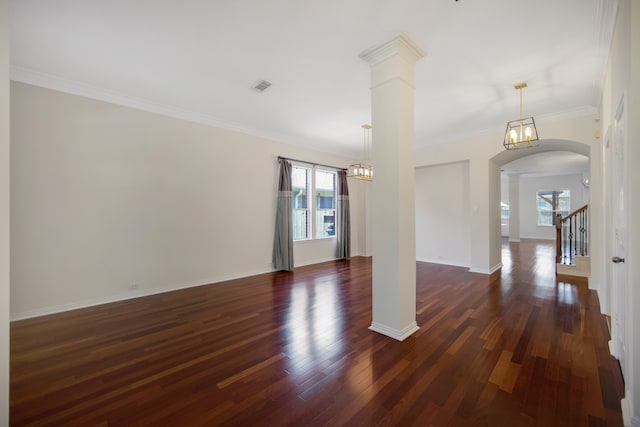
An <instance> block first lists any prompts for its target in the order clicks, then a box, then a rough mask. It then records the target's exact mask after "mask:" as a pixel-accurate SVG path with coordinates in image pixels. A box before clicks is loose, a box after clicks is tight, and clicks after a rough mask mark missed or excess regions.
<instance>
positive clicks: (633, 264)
mask: <svg viewBox="0 0 640 427" xmlns="http://www.w3.org/2000/svg"><path fill="white" fill-rule="evenodd" d="M623 96H624V99H625V111H626V117H627V120H626V124H627V127H626V135H627V137H626V140H627V142H628V144H627V152H626V153H625V154H626V155H625V157H626V162H627V164H628V167H626V170H625V172H626V176H625V194H626V197H627V199H626V201H625V216H626V224H627V230H626V233H625V236H626V237H627V241H626V260H627V261H626V282H627V295H624V296H623V300H624V303H626V304H627V305H626V313H627V321H626V328H627V332H628V334H627V337H626V341H627V343H626V344H627V345H626V350H627V372H628V373H627V377H626V378H625V388H626V390H625V399H624V400H623V402H622V403H623V412H624V413H625V415H626V417H627V418H626V419H625V421H626V422H627V423H629V424H630V425H633V426H636V427H639V426H640V336H639V334H638V325H640V310H639V309H638V307H640V288H639V287H638V286H637V284H638V283H639V282H640V262H638V260H639V259H640V226H638V221H637V218H638V217H640V197H639V196H638V195H640V168H638V167H637V166H636V165H637V164H638V162H639V161H640V144H639V143H638V139H637V135H639V134H640V122H639V121H638V120H637V119H636V118H637V117H639V116H640V2H638V1H637V0H620V2H619V10H618V15H617V19H616V26H615V31H614V36H613V40H612V44H611V50H610V57H609V63H608V66H607V72H606V76H605V81H604V90H603V95H602V102H601V117H600V122H601V125H602V129H601V132H602V135H603V136H606V133H607V130H608V129H609V128H613V123H614V118H615V114H616V110H617V108H618V105H619V103H620V100H621V99H622V98H623ZM632 118H633V119H632ZM605 141H606V138H605ZM611 151H612V150H611V146H609V147H602V148H601V150H600V153H601V156H602V158H601V159H600V161H599V162H598V163H597V164H595V165H593V162H592V165H593V166H592V173H593V169H594V168H597V169H599V170H601V171H602V175H603V177H604V178H605V180H604V183H603V185H601V186H598V187H596V188H595V189H594V188H593V186H592V191H594V190H597V191H599V194H600V195H601V196H602V197H603V199H604V200H605V207H604V209H603V214H602V221H599V222H598V224H599V225H600V227H601V230H599V231H601V232H602V235H603V239H604V243H605V244H604V245H603V248H606V249H605V250H601V248H598V250H599V251H600V253H601V256H600V257H599V258H600V261H601V262H600V263H599V264H598V268H599V270H598V275H597V280H599V281H601V292H600V294H602V295H603V296H604V297H605V301H607V304H606V305H605V307H607V308H608V310H610V311H609V313H610V314H612V316H613V317H614V318H615V317H616V315H617V313H618V310H619V308H618V307H617V306H616V301H615V300H614V299H613V298H612V296H613V290H614V288H615V287H616V283H613V282H612V278H613V276H612V268H615V267H611V263H610V261H609V259H610V258H611V256H613V255H616V253H615V252H613V250H612V248H611V246H612V245H611V244H610V242H611V241H612V237H613V236H614V233H615V229H614V227H613V225H612V221H611V218H612V216H611V215H612V209H611V208H610V203H607V202H610V201H611V198H610V197H607V195H608V194H609V193H610V192H612V191H615V190H616V189H615V188H612V182H613V181H612V179H611V178H612V177H613V174H614V173H615V170H613V168H614V164H615V163H614V162H613V153H612V152H611ZM593 198H594V199H595V198H596V196H595V195H594V197H593ZM618 289H619V287H618ZM613 327H614V328H615V321H614V326H613ZM612 332H613V334H614V335H615V334H616V333H617V332H616V331H615V330H614V331H612ZM614 349H615V347H614Z"/></svg>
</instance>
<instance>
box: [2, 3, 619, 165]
mask: <svg viewBox="0 0 640 427" xmlns="http://www.w3.org/2000/svg"><path fill="white" fill-rule="evenodd" d="M616 5H617V2H616V1H615V0H562V1H559V0H529V1H525V0H483V1H480V0H460V1H454V0H429V1H425V0H393V1H389V0H324V1H311V0H296V1H294V0H269V1H264V0H234V1H222V0H188V1H178V0H174V1H169V0H162V1H158V0H155V1H150V0H146V1H144V0H138V1H132V0H126V1H125V0H109V1H104V0H57V1H50V0H11V3H10V13H11V15H10V23H11V52H12V54H11V65H12V78H13V79H14V80H18V81H23V82H27V83H33V84H39V85H42V86H47V87H51V88H54V89H60V90H65V91H68V92H72V93H78V94H83V95H87V96H92V97H95V98H98V99H105V100H110V101H114V102H118V103H122V104H125V105H131V106H134V107H139V108H144V109H148V110H151V111H156V112H161V113H165V114H171V115H175V116H177V117H183V118H188V119H191V120H196V121H199V122H204V123H211V124H214V125H218V126H224V127H228V128H233V129H239V130H243V131H246V132H250V133H253V134H257V135H262V136H266V137H269V138H274V139H278V140H281V141H285V142H289V143H294V144H301V145H307V146H310V147H314V148H317V149H320V150H323V151H329V152H335V153H342V154H345V155H351V156H357V155H358V154H359V153H360V150H361V148H362V130H361V128H360V126H361V125H362V124H363V123H368V122H370V108H371V107H370V95H369V66H368V65H367V64H366V63H365V62H364V61H363V60H361V59H360V58H359V57H358V54H359V53H360V52H362V51H364V50H365V49H368V48H370V47H372V46H374V45H377V44H379V43H381V42H384V41H386V40H388V39H389V38H391V37H393V36H395V35H397V34H398V33H400V32H405V33H406V34H407V35H409V37H411V38H412V39H413V40H414V41H415V42H416V43H417V45H418V46H420V47H421V48H422V49H423V50H425V51H426V52H427V56H426V57H425V58H423V59H421V60H420V61H419V62H418V63H417V65H416V82H415V84H416V92H415V98H416V108H415V114H416V145H417V146H418V147H420V146H425V145H427V144H434V143H443V142H447V141H449V140H451V139H454V138H458V137H461V136H464V135H472V134H477V133H480V132H488V131H501V130H502V129H504V126H505V124H506V122H507V121H508V120H513V119H515V118H517V117H518V114H519V112H518V108H519V107H518V105H519V98H518V92H517V91H516V90H515V89H514V88H513V85H514V84H515V83H517V82H519V81H527V82H528V84H529V87H528V88H527V89H525V90H524V109H525V111H524V114H525V115H526V116H528V115H533V116H535V117H536V120H537V121H539V122H540V121H544V120H545V119H546V120H551V119H556V118H563V117H571V116H577V115H584V114H590V113H594V112H596V111H597V108H598V105H599V97H600V92H601V85H602V79H603V73H604V68H605V64H606V59H607V55H608V48H609V44H610V37H611V31H612V26H613V20H614V18H615V17H614V14H615V9H616ZM261 79H265V80H268V81H270V82H272V83H273V86H272V87H271V88H269V89H268V90H267V91H266V92H264V93H258V92H257V91H255V90H252V89H251V86H252V85H253V84H255V83H256V82H257V81H259V80H261ZM374 132H375V129H374ZM541 136H542V137H543V138H544V135H541Z"/></svg>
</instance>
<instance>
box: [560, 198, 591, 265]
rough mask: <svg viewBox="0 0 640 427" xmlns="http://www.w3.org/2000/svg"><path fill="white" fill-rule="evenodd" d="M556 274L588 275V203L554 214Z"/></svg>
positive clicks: (589, 261)
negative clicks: (562, 213)
mask: <svg viewBox="0 0 640 427" xmlns="http://www.w3.org/2000/svg"><path fill="white" fill-rule="evenodd" d="M555 225H556V274H563V275H567V276H579V277H589V275H590V273H591V258H590V257H589V205H584V206H583V207H581V208H580V209H578V210H576V211H575V212H572V213H570V214H569V215H567V216H566V217H564V218H562V215H561V214H557V215H556V222H555Z"/></svg>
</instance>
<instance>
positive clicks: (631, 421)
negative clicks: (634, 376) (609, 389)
mask: <svg viewBox="0 0 640 427" xmlns="http://www.w3.org/2000/svg"><path fill="white" fill-rule="evenodd" d="M620 406H621V407H622V422H623V424H624V425H625V426H634V427H637V426H640V423H639V421H640V420H638V419H637V418H632V416H631V414H632V413H633V411H632V409H631V400H630V399H629V398H628V397H625V398H624V399H622V400H621V401H620Z"/></svg>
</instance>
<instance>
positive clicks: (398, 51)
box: [360, 33, 425, 341]
mask: <svg viewBox="0 0 640 427" xmlns="http://www.w3.org/2000/svg"><path fill="white" fill-rule="evenodd" d="M423 56H425V53H424V52H423V51H422V50H421V49H420V48H419V47H418V46H416V44H415V43H414V42H413V41H412V40H410V39H409V37H407V35H406V34H404V33H401V34H399V35H398V36H396V37H394V38H393V39H391V40H389V41H388V42H386V43H383V44H381V45H378V46H375V47H373V48H371V49H368V50H366V51H365V52H362V53H361V54H360V58H362V59H363V60H365V61H367V62H368V63H369V65H370V66H371V111H372V114H371V115H372V125H373V131H372V136H373V138H372V145H373V156H372V160H373V161H372V163H373V170H374V174H375V175H374V178H373V182H372V204H371V207H372V215H373V218H372V230H371V231H372V255H373V319H372V322H371V326H370V328H369V329H371V330H373V331H376V332H379V333H381V334H384V335H387V336H389V337H391V338H395V339H397V340H400V341H402V340H404V339H405V338H407V337H408V336H410V335H411V334H413V333H414V332H415V331H416V330H418V325H417V323H416V242H415V238H416V237H415V236H416V232H415V200H414V199H415V193H414V186H415V183H414V168H415V165H414V160H413V153H414V99H413V92H414V85H413V82H414V68H415V63H416V61H417V60H418V59H420V58H422V57H423Z"/></svg>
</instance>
